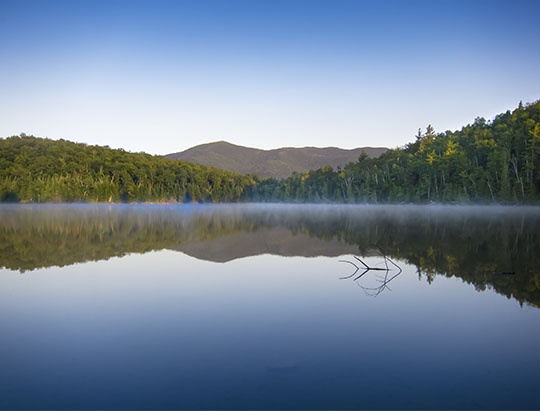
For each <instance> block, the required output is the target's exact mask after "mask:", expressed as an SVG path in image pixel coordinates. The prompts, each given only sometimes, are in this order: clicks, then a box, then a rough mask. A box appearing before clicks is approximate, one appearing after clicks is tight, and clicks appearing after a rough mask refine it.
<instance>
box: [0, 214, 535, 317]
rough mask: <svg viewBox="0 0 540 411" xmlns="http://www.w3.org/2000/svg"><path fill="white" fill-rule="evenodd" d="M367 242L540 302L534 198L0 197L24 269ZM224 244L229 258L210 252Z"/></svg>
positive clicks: (386, 279)
mask: <svg viewBox="0 0 540 411" xmlns="http://www.w3.org/2000/svg"><path fill="white" fill-rule="evenodd" d="M239 235H242V239H243V240H242V242H241V243H240V242H239V241H238V238H239V237H238V236H239ZM270 237H272V241H273V243H272V244H270V243H271V241H270ZM270 245H272V247H270ZM374 248H375V249H378V250H384V252H383V253H382V254H383V255H384V256H385V257H384V259H383V262H382V263H383V264H390V266H392V262H393V261H397V262H399V261H401V262H404V263H407V264H411V265H414V266H416V268H417V271H418V275H419V278H420V279H423V278H425V279H426V280H427V281H428V282H429V283H431V282H433V281H434V280H435V278H436V276H437V275H444V276H447V277H459V278H461V279H462V280H464V281H466V282H468V283H471V284H474V285H475V287H476V289H477V290H484V289H486V288H488V287H489V288H493V289H495V290H496V291H497V292H498V293H500V294H503V295H505V296H507V297H508V298H514V299H516V300H517V301H519V302H520V303H521V304H523V303H529V304H532V305H534V306H537V307H540V253H538V250H540V208H538V207H498V206H494V207H461V206H453V207H452V206H333V205H308V206H306V205H296V206H288V205H254V204H246V205H216V206H211V205H208V206H197V205H193V206H191V205H188V206H176V205H112V206H111V205H2V206H0V266H1V267H5V268H8V269H12V270H19V271H21V272H24V271H25V270H32V269H36V268H42V267H50V266H64V265H69V264H74V263H77V262H84V261H95V260H103V259H108V258H110V257H113V256H122V255H125V254H128V253H144V252H148V251H152V250H160V249H174V250H179V251H182V252H185V253H186V254H190V255H194V256H196V257H197V258H200V259H205V260H209V261H229V260H230V259H233V258H240V257H244V256H248V255H259V254H267V253H272V254H278V255H285V256H291V255H298V256H339V255H353V254H354V255H369V254H370V253H371V252H372V250H373V249H374ZM224 249H225V250H227V252H228V253H229V254H230V258H228V259H227V258H222V259H221V260H218V259H216V255H217V252H218V251H220V250H221V251H223V250H224ZM234 250H236V251H241V252H238V254H234V253H233V252H232V251H234ZM390 258H391V260H390ZM349 263H353V265H354V268H358V270H355V271H354V272H353V274H352V275H351V276H350V279H353V281H356V282H357V283H360V281H357V280H359V279H361V280H362V281H365V279H366V278H367V276H371V274H375V272H378V273H379V274H381V273H383V276H382V278H379V279H378V280H379V281H380V283H378V284H377V286H378V287H377V288H376V289H372V290H364V291H368V292H372V293H374V294H375V295H378V294H380V293H381V292H382V291H384V290H387V289H388V284H389V283H390V282H391V281H392V280H393V279H394V278H396V277H395V276H393V275H394V273H392V272H391V270H388V271H386V268H385V269H382V270H375V268H377V267H371V268H370V269H369V270H367V273H370V272H373V273H370V274H367V273H364V272H363V271H365V269H366V268H367V267H365V266H363V265H362V264H361V263H360V261H358V260H357V259H354V262H351V261H349ZM385 267H386V265H385ZM361 270H362V272H361ZM358 273H360V275H358ZM384 273H387V274H388V275H386V276H385V275H384ZM504 273H515V274H512V275H505V274H504ZM355 275H356V277H358V278H356V277H355ZM354 278H356V279H354ZM359 286H361V285H359ZM362 286H365V285H364V283H362ZM369 288H373V287H369Z"/></svg>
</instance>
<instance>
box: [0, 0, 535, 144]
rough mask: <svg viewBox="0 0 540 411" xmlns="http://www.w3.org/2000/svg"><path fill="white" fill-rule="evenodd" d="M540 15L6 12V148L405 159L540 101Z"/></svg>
mask: <svg viewBox="0 0 540 411" xmlns="http://www.w3.org/2000/svg"><path fill="white" fill-rule="evenodd" d="M539 16H540V1H538V0H535V1H506V2H497V1H486V2H482V1H472V0H471V1H465V2H458V1H453V2H445V1H436V0H432V1H425V2H415V1H409V0H407V1H401V2H392V1H390V2H388V1H387V2H383V1H380V2H379V1H373V2H363V1H335V0H334V1H294V0H288V1H275V0H272V1H262V0H249V1H228V0H222V1H202V0H197V1H195V0H193V1H148V2H141V1H103V2H99V1H88V2H83V1H75V0H73V1H65V2H55V1H36V2H26V1H19V0H17V1H11V0H10V1H2V0H0V136H8V135H14V134H19V133H21V132H25V133H27V134H34V135H37V136H43V137H50V138H65V139H69V140H74V141H79V142H86V143H90V144H100V145H109V146H111V147H122V148H125V149H126V150H129V151H146V152H149V153H153V154H165V153H169V152H174V151H180V150H183V149H186V148H188V147H191V146H193V145H196V144H201V143H205V142H210V141H215V140H228V141H230V142H233V143H236V144H242V145H247V146H253V147H259V148H275V147H281V146H339V147H344V148H352V147H358V146H366V145H370V146H389V147H395V146H399V145H403V144H405V143H407V142H408V141H411V140H413V138H414V137H413V136H414V134H415V133H416V131H417V129H418V128H419V127H425V126H426V125H427V124H428V123H431V124H433V126H434V127H435V129H436V131H444V130H447V129H456V128H460V127H461V126H462V125H465V124H467V123H470V122H472V121H473V120H474V118H475V117H477V116H483V117H486V118H491V117H493V116H494V115H495V114H497V113H499V112H503V111H506V110H507V109H512V108H514V107H515V106H517V104H518V103H519V101H520V100H523V102H528V101H534V100H537V99H540V22H539V20H538V19H539Z"/></svg>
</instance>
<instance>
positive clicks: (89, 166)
mask: <svg viewBox="0 0 540 411" xmlns="http://www.w3.org/2000/svg"><path fill="white" fill-rule="evenodd" d="M254 183H255V180H254V179H253V178H252V177H251V176H242V175H240V174H236V173H233V172H229V171H224V170H220V169H217V168H213V167H206V166H201V165H198V164H193V163H188V162H185V161H174V160H168V159H164V158H162V157H159V156H151V155H149V154H144V153H129V152H126V151H124V150H112V149H110V148H108V147H99V146H88V145H86V144H77V143H72V142H69V141H65V140H59V141H53V140H50V139H43V138H36V137H32V136H25V135H21V136H19V137H17V136H14V137H9V138H5V139H0V201H12V202H13V201H23V202H30V201H32V202H71V201H84V202H120V201H121V202H133V201H152V202H183V201H187V202H191V201H193V202H216V201H236V200H238V199H240V198H241V197H242V196H243V194H244V191H245V190H246V189H247V188H248V187H250V186H251V185H253V184H254Z"/></svg>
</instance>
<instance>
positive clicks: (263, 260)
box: [0, 205, 540, 409]
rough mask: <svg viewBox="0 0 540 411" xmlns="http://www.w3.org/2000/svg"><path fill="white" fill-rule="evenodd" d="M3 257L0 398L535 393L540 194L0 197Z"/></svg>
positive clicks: (235, 399)
mask: <svg viewBox="0 0 540 411" xmlns="http://www.w3.org/2000/svg"><path fill="white" fill-rule="evenodd" d="M364 264H365V265H366V266H367V267H369V268H370V269H366V267H365V266H364ZM0 267H1V269H0V365H1V368H0V408H3V409H6V408H7V409H25V408H26V409H28V408H39V409H176V408H190V409H238V408H240V409H246V408H249V409H326V408H332V409H336V408H337V409H340V408H341V409H357V408H369V409H388V408H393V409H395V408H400V409H404V408H405V409H407V408H408V409H425V408H435V409H441V408H444V409H448V408H451V409H478V408H479V409H539V408H540V310H539V307H540V209H538V208H515V207H506V208H505V207H489V208H482V207H408V206H395V207H382V206H377V207H368V206H341V207H339V206H255V205H247V206H224V205H222V206H158V205H156V206H91V205H88V206H82V205H78V206H58V205H56V206H24V205H18V206H17V205H14V206H2V207H0ZM374 268H378V270H374Z"/></svg>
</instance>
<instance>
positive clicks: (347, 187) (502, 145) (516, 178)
mask: <svg viewBox="0 0 540 411" xmlns="http://www.w3.org/2000/svg"><path fill="white" fill-rule="evenodd" d="M539 156H540V101H537V102H535V103H531V104H527V105H523V104H521V103H520V105H519V107H518V108H516V109H515V110H514V111H512V112H510V111H507V112H506V113H503V114H500V115H498V116H497V117H495V119H494V120H493V121H486V120H485V119H483V118H477V119H476V120H475V121H474V123H473V124H469V125H467V126H465V127H463V128H462V129H461V130H459V131H454V132H452V131H446V132H444V133H436V132H435V131H434V129H433V127H431V126H428V127H427V128H426V130H425V131H421V130H419V131H418V134H417V135H416V138H415V141H413V142H411V143H409V144H407V145H405V146H404V147H399V148H396V149H392V150H388V151H387V152H386V153H384V154H383V155H381V156H380V157H377V158H368V157H367V156H366V155H361V156H360V158H359V159H358V161H356V162H353V163H349V164H347V165H345V166H344V167H343V168H338V169H337V170H333V169H332V168H331V167H330V166H325V167H322V168H320V169H317V170H310V171H307V172H303V173H293V174H292V175H291V176H290V177H288V178H285V179H282V180H276V179H273V178H266V179H260V178H259V177H257V176H255V175H240V174H237V173H233V172H230V171H225V170H220V169H217V168H214V167H207V166H202V165H198V164H193V163H188V162H185V161H181V160H169V159H165V158H163V157H160V156H152V155H149V154H144V153H130V152H126V151H124V150H113V149H110V148H108V147H100V146H92V145H86V144H81V143H73V142H69V141H65V140H59V141H53V140H50V139H44V138H37V137H33V136H26V135H24V134H22V135H20V136H13V137H8V138H4V139H0V201H24V202H50V201H57V202H72V201H85V202H134V201H149V202H154V201H155V202H233V201H254V202H277V201H283V202H301V203H305V202H339V203H360V202H374V203H387V202H388V203H409V202H413V203H426V202H441V203H448V202H498V203H535V202H538V200H539V194H540V170H539V167H540V159H539Z"/></svg>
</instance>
